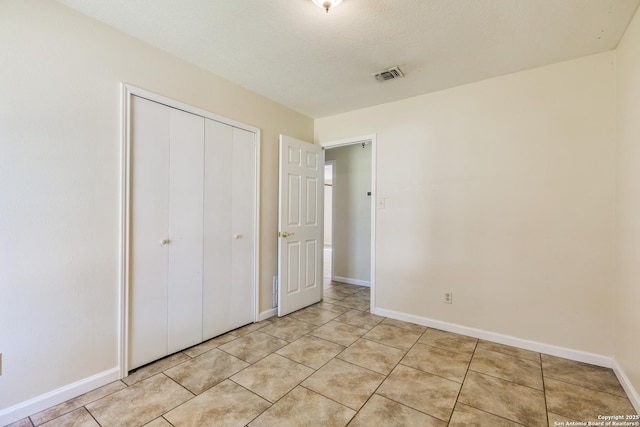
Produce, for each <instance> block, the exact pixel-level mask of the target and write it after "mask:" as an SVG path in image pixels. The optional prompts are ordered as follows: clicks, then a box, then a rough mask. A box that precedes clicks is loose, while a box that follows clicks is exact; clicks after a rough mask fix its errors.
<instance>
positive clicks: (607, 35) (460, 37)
mask: <svg viewBox="0 0 640 427" xmlns="http://www.w3.org/2000/svg"><path fill="white" fill-rule="evenodd" d="M58 1H59V2H60V3H62V4H64V5H67V6H69V7H71V8H73V9H76V10H78V11H80V12H82V13H84V14H86V15H89V16H91V17H94V18H96V19H98V20H100V21H103V22H105V23H106V24H108V25H111V26H113V27H115V28H117V29H119V30H121V31H124V32H126V33H128V34H131V35H133V36H135V37H137V38H139V39H142V40H144V41H146V42H148V43H150V44H152V45H155V46H157V47H159V48H161V49H163V50H165V51H168V52H170V53H172V54H174V55H176V56H178V57H180V58H183V59H185V60H187V61H189V62H192V63H194V64H197V65H199V66H201V67H203V68H205V69H208V70H210V71H211V72H213V73H215V74H217V75H219V76H222V77H224V78H226V79H228V80H231V81H233V82H235V83H238V84H240V85H241V86H244V87H246V88H248V89H250V90H252V91H254V92H257V93H259V94H262V95H264V96H266V97H268V98H270V99H273V100H275V101H277V102H279V103H281V104H284V105H286V106H288V107H290V108H292V109H294V110H297V111H299V112H301V113H303V114H306V115H307V116H309V117H312V118H318V117H324V116H328V115H332V114H337V113H341V112H345V111H350V110H354V109H358V108H362V107H367V106H371V105H376V104H381V103H385V102H390V101H395V100H398V99H402V98H408V97H411V96H416V95H420V94H424V93H428V92H433V91H436V90H440V89H445V88H449V87H453V86H458V85H461V84H465V83H469V82H473V81H478V80H482V79H486V78H489V77H494V76H498V75H503V74H508V73H512V72H515V71H519V70H524V69H528V68H533V67H538V66H542V65H546V64H551V63H555V62H559V61H563V60H567V59H571V58H577V57H580V56H585V55H590V54H594V53H598V52H603V51H607V50H610V49H613V48H615V47H616V45H617V43H618V41H619V40H620V38H621V36H622V34H623V33H624V30H625V29H626V26H627V24H628V22H629V21H630V20H631V18H632V16H633V13H634V12H635V10H636V8H637V7H638V3H639V2H640V0H344V2H343V3H342V5H341V6H339V7H338V8H336V9H334V10H331V11H330V12H329V13H328V14H327V13H325V12H324V11H323V10H322V9H320V8H319V7H317V6H316V5H314V4H313V3H312V2H311V0H180V1H175V0H58ZM395 65H398V66H399V67H400V68H401V69H402V71H403V72H404V73H405V75H406V77H405V78H403V79H399V80H392V81H388V82H384V83H380V82H378V81H376V80H375V79H374V78H373V77H372V76H371V73H374V72H376V71H380V70H383V69H386V68H389V67H392V66H395Z"/></svg>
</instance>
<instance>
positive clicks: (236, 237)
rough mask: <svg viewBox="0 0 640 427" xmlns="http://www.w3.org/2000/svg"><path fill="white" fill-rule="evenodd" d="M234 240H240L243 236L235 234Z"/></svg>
mask: <svg viewBox="0 0 640 427" xmlns="http://www.w3.org/2000/svg"><path fill="white" fill-rule="evenodd" d="M233 238H234V239H236V240H238V239H242V234H234V235H233Z"/></svg>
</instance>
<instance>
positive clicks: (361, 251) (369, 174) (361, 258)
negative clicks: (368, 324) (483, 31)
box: [322, 135, 376, 309]
mask: <svg viewBox="0 0 640 427" xmlns="http://www.w3.org/2000/svg"><path fill="white" fill-rule="evenodd" d="M375 140H376V138H375V135H371V136H365V137H361V138H352V139H347V140H341V141H333V142H328V143H323V144H322V146H323V148H324V149H325V152H324V157H325V165H326V166H325V186H324V189H325V216H324V221H325V230H324V233H325V234H324V236H325V246H324V248H323V249H324V253H323V254H324V262H325V269H324V273H325V274H324V287H325V288H327V287H330V286H331V283H332V281H333V282H339V283H344V284H348V285H359V286H367V287H370V288H371V308H372V309H373V308H374V307H375V299H374V298H375V297H374V295H375V289H374V284H375V213H376V211H375V203H374V200H375V184H376V183H375V176H376V173H375V151H376V144H375Z"/></svg>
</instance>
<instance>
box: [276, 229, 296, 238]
mask: <svg viewBox="0 0 640 427" xmlns="http://www.w3.org/2000/svg"><path fill="white" fill-rule="evenodd" d="M278 234H279V235H280V237H285V238H286V237H289V236H293V235H294V234H296V233H287V232H286V231H282V232H280V233H278Z"/></svg>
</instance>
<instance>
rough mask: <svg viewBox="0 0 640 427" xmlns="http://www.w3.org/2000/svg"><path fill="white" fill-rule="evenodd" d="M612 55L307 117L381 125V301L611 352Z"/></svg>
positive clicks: (344, 131)
mask: <svg viewBox="0 0 640 427" xmlns="http://www.w3.org/2000/svg"><path fill="white" fill-rule="evenodd" d="M613 61H614V53H603V54H599V55H595V56H589V57H585V58H581V59H577V60H573V61H568V62H564V63H560V64H556V65H551V66H546V67H542V68H538V69H534V70H529V71H524V72H520V73H516V74H511V75H507V76H503V77H499V78H494V79H490V80H486V81H482V82H478V83H474V84H469V85H466V86H462V87H458V88H454V89H449V90H445V91H441V92H437V93H432V94H428V95H424V96H419V97H415V98H411V99H406V100H403V101H399V102H394V103H389V104H385V105H379V106H376V107H372V108H367V109H362V110H358V111H353V112H350V113H345V114H341V115H336V116H332V117H326V118H322V119H319V120H316V121H315V141H316V142H326V141H332V140H338V139H343V138H349V137H353V136H357V135H366V134H374V133H375V134H377V159H378V160H377V189H378V197H383V198H385V199H386V203H385V205H386V206H385V209H383V210H378V211H377V224H376V266H375V270H376V277H375V283H376V307H377V308H378V309H386V310H395V311H397V312H402V313H407V314H411V315H415V316H420V317H423V318H429V319H435V320H438V321H444V322H451V323H454V324H457V325H462V326H466V327H472V328H477V329H481V330H485V331H490V332H493V333H498V334H505V335H508V336H512V337H516V338H520V339H527V340H532V341H536V342H540V343H544V344H548V345H555V346H560V347H565V348H569V349H574V350H581V351H584V352H592V353H596V354H599V355H606V356H612V355H613V344H614V340H613V330H614V327H613V316H612V314H611V313H612V311H613V309H614V295H613V289H614V192H615V191H614V178H615V144H614V140H615V126H616V120H615V67H614V63H613ZM407 78H411V76H410V75H408V76H407ZM385 84H393V82H388V83H385ZM445 291H451V292H453V301H454V303H453V304H452V305H448V304H444V303H443V293H444V292H445ZM634 316H637V314H634Z"/></svg>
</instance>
